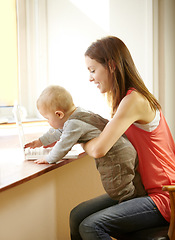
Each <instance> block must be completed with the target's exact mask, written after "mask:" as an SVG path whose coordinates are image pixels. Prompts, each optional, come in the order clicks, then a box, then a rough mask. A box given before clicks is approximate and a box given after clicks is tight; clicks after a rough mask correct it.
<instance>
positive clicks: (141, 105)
mask: <svg viewBox="0 0 175 240" xmlns="http://www.w3.org/2000/svg"><path fill="white" fill-rule="evenodd" d="M125 101H126V102H128V106H133V108H134V109H135V112H137V113H138V115H139V116H140V117H139V119H138V123H141V124H146V123H149V122H151V121H152V120H153V119H154V117H155V114H156V111H155V110H153V109H152V108H151V106H150V103H149V101H148V100H147V99H146V97H145V96H143V94H141V93H139V92H138V91H137V90H132V91H130V92H129V94H127V95H126V96H125Z"/></svg>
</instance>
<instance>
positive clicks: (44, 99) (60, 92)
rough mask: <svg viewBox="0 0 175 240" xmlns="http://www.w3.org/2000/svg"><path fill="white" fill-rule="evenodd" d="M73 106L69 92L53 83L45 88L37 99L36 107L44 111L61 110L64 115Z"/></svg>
mask: <svg viewBox="0 0 175 240" xmlns="http://www.w3.org/2000/svg"><path fill="white" fill-rule="evenodd" d="M74 107H75V105H74V103H73V99H72V96H71V94H70V93H69V92H68V91H67V90H66V89H65V88H63V87H61V86H58V85H53V86H49V87H47V88H45V89H44V90H43V92H42V93H41V95H40V96H39V98H38V100H37V108H38V110H39V111H40V110H41V109H42V110H44V111H45V112H49V113H51V112H53V113H55V112H56V111H62V112H63V113H64V114H65V115H66V114H67V113H70V112H71V111H72V109H73V108H74Z"/></svg>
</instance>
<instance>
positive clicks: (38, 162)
mask: <svg viewBox="0 0 175 240" xmlns="http://www.w3.org/2000/svg"><path fill="white" fill-rule="evenodd" d="M34 162H35V163H37V164H48V162H47V161H46V160H45V159H37V160H35V161H34Z"/></svg>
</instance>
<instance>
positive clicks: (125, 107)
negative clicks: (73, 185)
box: [70, 37, 175, 240]
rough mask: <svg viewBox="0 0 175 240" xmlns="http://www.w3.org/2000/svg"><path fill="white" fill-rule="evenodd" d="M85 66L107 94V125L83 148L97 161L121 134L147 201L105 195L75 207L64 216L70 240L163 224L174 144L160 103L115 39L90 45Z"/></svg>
mask: <svg viewBox="0 0 175 240" xmlns="http://www.w3.org/2000/svg"><path fill="white" fill-rule="evenodd" d="M85 62H86V65H87V68H88V70H89V72H90V81H91V82H94V83H95V84H96V85H97V88H99V90H100V92H101V93H106V94H107V99H108V102H109V104H110V107H111V116H112V120H111V121H110V122H109V123H108V125H107V126H106V127H105V128H104V130H103V131H102V133H101V134H100V135H99V137H97V138H95V139H93V140H91V141H89V142H88V143H86V144H85V145H84V149H85V151H86V152H87V153H88V154H89V155H90V156H92V157H94V158H99V157H102V156H104V155H105V154H106V153H107V152H108V151H109V149H110V148H111V147H112V146H113V145H114V143H115V142H116V141H117V140H118V139H119V137H120V136H121V135H122V134H123V133H125V134H126V135H127V137H128V139H129V140H130V141H131V143H132V144H133V145H134V147H135V149H136V150H137V153H138V157H139V169H138V170H139V172H140V175H141V178H142V182H143V185H144V187H145V189H146V191H147V193H148V196H145V197H138V198H133V199H131V200H127V201H124V202H122V203H117V201H114V200H112V199H110V198H109V197H108V196H107V195H105V196H101V197H98V198H96V199H93V200H90V201H87V202H85V203H82V204H80V205H79V206H77V207H76V208H75V209H73V210H72V212H71V215H70V228H71V237H72V240H79V239H83V240H95V239H103V240H104V239H105V240H106V239H111V238H110V236H113V237H115V238H117V239H122V237H124V236H129V234H130V233H131V232H134V231H137V230H141V229H144V228H149V227H158V226H164V225H167V224H168V222H169V221H170V199H169V195H168V193H167V192H163V191H162V186H163V185H169V184H175V177H174V175H175V143H174V140H173V138H172V135H171V133H170V130H169V127H168V125H167V123H166V121H165V118H164V116H163V114H162V111H161V106H160V104H159V103H158V101H157V100H156V99H155V97H154V96H153V95H152V94H151V93H150V92H149V91H148V89H147V88H146V86H145V85H144V83H143V81H142V79H141V77H140V76H139V74H138V72H137V69H136V67H135V65H134V62H133V60H132V57H131V55H130V52H129V50H128V49H127V47H126V46H125V44H124V43H123V42H122V41H121V40H120V39H118V38H117V37H106V38H103V39H101V40H97V41H96V42H94V43H92V45H91V46H90V47H89V48H88V49H87V51H86V53H85ZM123 239H124V238H123Z"/></svg>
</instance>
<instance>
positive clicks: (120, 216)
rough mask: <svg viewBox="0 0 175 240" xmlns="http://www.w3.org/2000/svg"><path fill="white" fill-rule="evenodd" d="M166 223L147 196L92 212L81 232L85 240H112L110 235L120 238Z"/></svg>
mask: <svg viewBox="0 0 175 240" xmlns="http://www.w3.org/2000/svg"><path fill="white" fill-rule="evenodd" d="M166 224H168V223H167V222H166V220H165V219H164V218H163V217H162V215H161V214H160V212H159V210H158V209H157V207H156V205H155V204H154V202H153V201H152V199H151V198H150V197H148V196H146V197H141V198H134V199H131V200H128V201H125V202H122V203H119V204H115V205H113V206H111V207H108V208H106V209H103V210H100V211H98V212H96V213H94V214H91V215H90V216H89V217H87V218H85V219H84V220H83V221H82V222H81V224H80V226H79V232H80V236H81V238H80V239H83V240H96V239H99V240H100V239H101V240H111V238H110V236H113V237H115V238H117V239H120V237H122V236H123V235H126V234H128V233H129V232H134V231H138V230H141V229H144V228H150V227H157V226H163V225H166ZM76 240H78V238H77V239H76Z"/></svg>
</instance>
